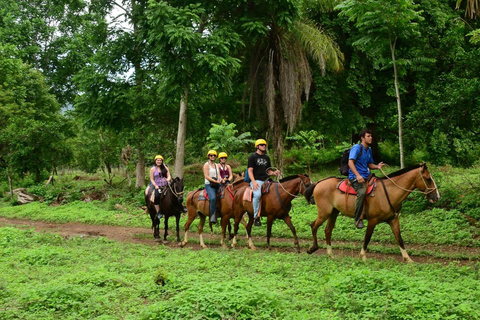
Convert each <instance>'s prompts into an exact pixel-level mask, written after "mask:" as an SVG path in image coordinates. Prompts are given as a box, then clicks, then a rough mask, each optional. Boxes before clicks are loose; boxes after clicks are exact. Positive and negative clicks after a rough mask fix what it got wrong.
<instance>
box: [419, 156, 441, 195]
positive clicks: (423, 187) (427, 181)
mask: <svg viewBox="0 0 480 320" xmlns="http://www.w3.org/2000/svg"><path fill="white" fill-rule="evenodd" d="M419 169H420V177H419V178H418V179H417V180H416V187H417V188H418V189H419V190H420V191H422V192H423V193H424V194H425V199H427V200H428V201H429V202H430V203H435V202H437V201H438V199H440V193H439V192H438V188H437V184H436V183H435V180H433V177H432V174H431V173H430V171H428V168H427V164H425V163H423V164H420V167H419Z"/></svg>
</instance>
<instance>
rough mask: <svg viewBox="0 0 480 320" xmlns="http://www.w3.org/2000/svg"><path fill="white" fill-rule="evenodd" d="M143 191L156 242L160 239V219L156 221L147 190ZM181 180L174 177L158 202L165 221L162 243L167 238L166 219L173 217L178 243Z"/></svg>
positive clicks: (181, 193)
mask: <svg viewBox="0 0 480 320" xmlns="http://www.w3.org/2000/svg"><path fill="white" fill-rule="evenodd" d="M149 188H150V187H147V188H146V189H145V203H146V205H147V212H148V213H149V214H150V219H152V229H153V237H154V238H155V240H157V241H161V238H160V219H158V216H157V211H156V210H155V206H154V204H153V202H152V201H150V197H149V193H148V189H149ZM183 188H184V185H183V179H180V178H179V177H176V178H175V179H173V180H172V181H171V182H170V183H169V184H168V185H167V186H166V187H165V191H164V194H163V196H162V200H161V201H160V211H161V212H162V214H163V217H164V219H165V234H164V236H163V239H164V241H167V236H168V218H169V217H172V216H174V217H175V219H176V230H177V242H180V226H179V225H180V215H181V213H182V211H183V204H182V202H183Z"/></svg>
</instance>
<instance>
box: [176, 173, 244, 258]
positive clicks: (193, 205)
mask: <svg viewBox="0 0 480 320" xmlns="http://www.w3.org/2000/svg"><path fill="white" fill-rule="evenodd" d="M247 185H248V183H247V182H245V181H243V179H239V180H237V181H235V182H234V183H232V184H227V185H224V186H223V190H221V192H219V194H220V193H221V196H217V204H218V208H219V211H220V216H221V221H222V226H223V224H224V220H225V219H224V217H225V216H229V215H230V214H231V212H233V196H234V194H235V192H236V190H238V189H239V188H241V187H244V186H247ZM203 190H204V189H197V190H195V191H192V192H189V193H188V196H187V215H188V218H187V222H185V236H184V239H183V242H182V247H184V246H185V245H186V244H187V243H188V229H189V228H190V225H191V224H192V222H193V220H195V218H196V217H197V215H198V216H199V217H200V224H199V225H198V235H199V238H200V246H201V247H202V248H206V247H207V246H206V245H205V243H204V242H203V235H202V234H203V227H204V225H205V218H206V217H209V216H210V206H209V201H208V200H205V199H199V196H200V195H201V194H202V193H203ZM226 223H227V224H229V221H228V220H226ZM222 246H223V247H225V243H224V242H223V240H222Z"/></svg>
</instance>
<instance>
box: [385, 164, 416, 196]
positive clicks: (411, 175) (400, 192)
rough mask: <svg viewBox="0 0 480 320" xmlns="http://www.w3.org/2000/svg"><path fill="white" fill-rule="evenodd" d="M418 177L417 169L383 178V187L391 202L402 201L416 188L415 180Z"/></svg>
mask: <svg viewBox="0 0 480 320" xmlns="http://www.w3.org/2000/svg"><path fill="white" fill-rule="evenodd" d="M417 177H418V169H415V170H411V171H409V172H406V173H404V174H402V175H400V176H397V177H393V178H391V180H392V181H390V179H387V180H385V181H384V182H385V187H386V188H387V192H388V195H389V197H390V199H391V201H392V202H393V203H398V202H403V200H405V199H406V198H407V197H408V195H409V194H410V193H411V191H413V190H414V189H416V187H415V180H416V179H417Z"/></svg>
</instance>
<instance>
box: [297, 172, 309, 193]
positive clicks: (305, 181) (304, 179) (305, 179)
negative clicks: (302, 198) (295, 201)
mask: <svg viewBox="0 0 480 320" xmlns="http://www.w3.org/2000/svg"><path fill="white" fill-rule="evenodd" d="M298 177H299V178H300V188H299V193H301V194H302V195H305V191H306V190H307V189H308V187H310V186H311V184H312V179H310V177H309V176H308V174H306V173H304V174H299V175H298Z"/></svg>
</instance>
